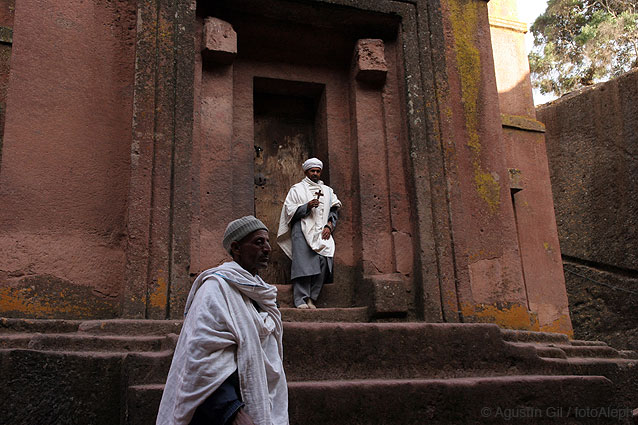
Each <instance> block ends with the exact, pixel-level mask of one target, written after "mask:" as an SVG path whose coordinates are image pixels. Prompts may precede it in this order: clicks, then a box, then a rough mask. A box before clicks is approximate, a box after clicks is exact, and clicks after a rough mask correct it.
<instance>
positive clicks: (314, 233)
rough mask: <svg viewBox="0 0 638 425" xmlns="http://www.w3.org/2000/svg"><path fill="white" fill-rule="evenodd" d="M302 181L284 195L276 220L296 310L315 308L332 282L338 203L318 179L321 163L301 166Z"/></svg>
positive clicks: (339, 203)
mask: <svg viewBox="0 0 638 425" xmlns="http://www.w3.org/2000/svg"><path fill="white" fill-rule="evenodd" d="M302 168H303V171H304V174H305V175H306V177H305V178H304V179H303V180H302V181H300V182H299V183H297V184H295V185H293V186H292V187H291V188H290V190H289V191H288V195H287V196H286V200H285V202H284V206H283V208H282V209H281V216H280V218H279V231H278V232H277V243H278V244H279V246H280V247H281V249H282V251H284V252H285V253H286V255H287V256H288V257H289V258H290V259H291V260H292V265H291V271H290V279H291V281H292V284H293V299H294V303H295V307H297V308H305V309H307V308H317V307H316V305H315V302H316V301H317V297H319V293H320V292H321V288H322V286H323V284H324V283H330V282H332V271H333V266H334V260H333V259H334V254H335V242H334V239H333V238H332V233H333V232H334V229H335V226H336V225H337V219H338V217H339V216H338V210H339V208H341V202H340V201H339V199H337V195H336V194H335V193H334V191H333V190H332V188H330V187H329V186H326V185H325V184H323V182H322V181H321V180H319V178H320V177H321V171H322V170H323V163H322V162H321V161H320V160H319V159H317V158H310V159H309V160H307V161H306V162H304V163H303V165H302Z"/></svg>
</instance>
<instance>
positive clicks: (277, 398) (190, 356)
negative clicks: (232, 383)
mask: <svg viewBox="0 0 638 425" xmlns="http://www.w3.org/2000/svg"><path fill="white" fill-rule="evenodd" d="M276 296H277V289H276V288H275V287H274V286H272V285H269V284H267V283H266V282H264V281H263V280H262V279H261V278H260V277H259V276H253V275H251V274H250V273H249V272H248V271H246V270H245V269H243V268H242V267H241V266H240V265H239V264H237V263H236V262H234V261H231V262H227V263H224V264H222V265H221V266H219V267H216V268H212V269H208V270H206V271H205V272H203V273H202V274H200V275H199V276H198V277H197V279H196V280H195V282H194V283H193V287H192V289H191V291H190V293H189V294H188V299H187V301H186V308H185V311H184V315H185V318H184V325H183V327H182V331H181V333H180V335H179V340H178V341H177V346H176V348H175V354H174V356H173V362H172V363H171V369H170V371H169V374H168V378H167V380H166V386H165V388H164V394H163V395H162V402H161V404H160V408H159V413H158V416H157V424H158V425H187V424H188V423H189V422H190V420H191V419H192V417H193V414H194V413H195V409H196V408H197V407H198V406H199V405H200V404H201V403H202V402H203V401H204V400H206V398H207V397H208V396H210V395H211V394H212V393H213V392H214V391H215V390H216V389H217V388H218V387H219V386H220V385H221V384H222V383H223V382H224V381H225V380H226V378H228V377H229V376H230V375H231V374H232V373H233V372H234V371H235V369H237V370H238V371H239V382H240V389H241V397H242V400H243V401H244V403H245V404H246V406H245V409H246V411H247V413H248V414H249V415H250V416H251V417H252V419H253V422H255V424H256V425H287V424H288V387H287V384H286V376H285V374H284V370H283V364H282V359H283V347H282V339H281V338H282V330H283V326H282V323H281V313H280V312H279V309H277V305H276V301H275V300H276ZM251 300H253V301H255V302H256V303H257V304H258V305H259V307H260V309H261V310H262V311H261V312H257V309H256V308H255V306H254V305H253V303H252V301H251Z"/></svg>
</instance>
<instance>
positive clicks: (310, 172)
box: [305, 167, 321, 183]
mask: <svg viewBox="0 0 638 425" xmlns="http://www.w3.org/2000/svg"><path fill="white" fill-rule="evenodd" d="M305 172H306V176H307V177H308V178H309V179H310V180H312V181H313V182H315V183H317V182H318V181H319V178H320V177H321V168H319V167H313V168H308V169H307V170H306V171H305Z"/></svg>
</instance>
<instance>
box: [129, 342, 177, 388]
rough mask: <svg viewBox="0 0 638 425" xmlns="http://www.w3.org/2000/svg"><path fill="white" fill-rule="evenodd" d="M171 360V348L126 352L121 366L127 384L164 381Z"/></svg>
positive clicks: (160, 382) (159, 382)
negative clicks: (147, 351)
mask: <svg viewBox="0 0 638 425" xmlns="http://www.w3.org/2000/svg"><path fill="white" fill-rule="evenodd" d="M172 360H173V350H172V349H171V350H164V351H156V352H151V353H127V354H126V357H125V358H124V361H123V366H122V367H123V375H124V376H125V377H126V382H127V385H145V384H162V383H164V382H166V377H167V376H168V371H169V369H170V367H171V361H172Z"/></svg>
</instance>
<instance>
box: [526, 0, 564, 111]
mask: <svg viewBox="0 0 638 425" xmlns="http://www.w3.org/2000/svg"><path fill="white" fill-rule="evenodd" d="M546 8H547V0H518V13H519V16H520V19H521V21H523V22H526V23H527V25H528V27H529V25H531V24H532V23H533V22H534V20H535V19H536V17H537V16H538V15H540V14H541V13H543V12H544V11H545V9H546ZM533 43H534V37H532V34H531V33H529V32H528V33H527V34H525V45H526V47H527V53H529V52H530V50H531V49H532V44H533ZM555 98H556V96H554V95H542V94H540V92H539V91H538V90H534V104H535V105H540V104H542V103H546V102H549V101H550V100H554V99H555Z"/></svg>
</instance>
